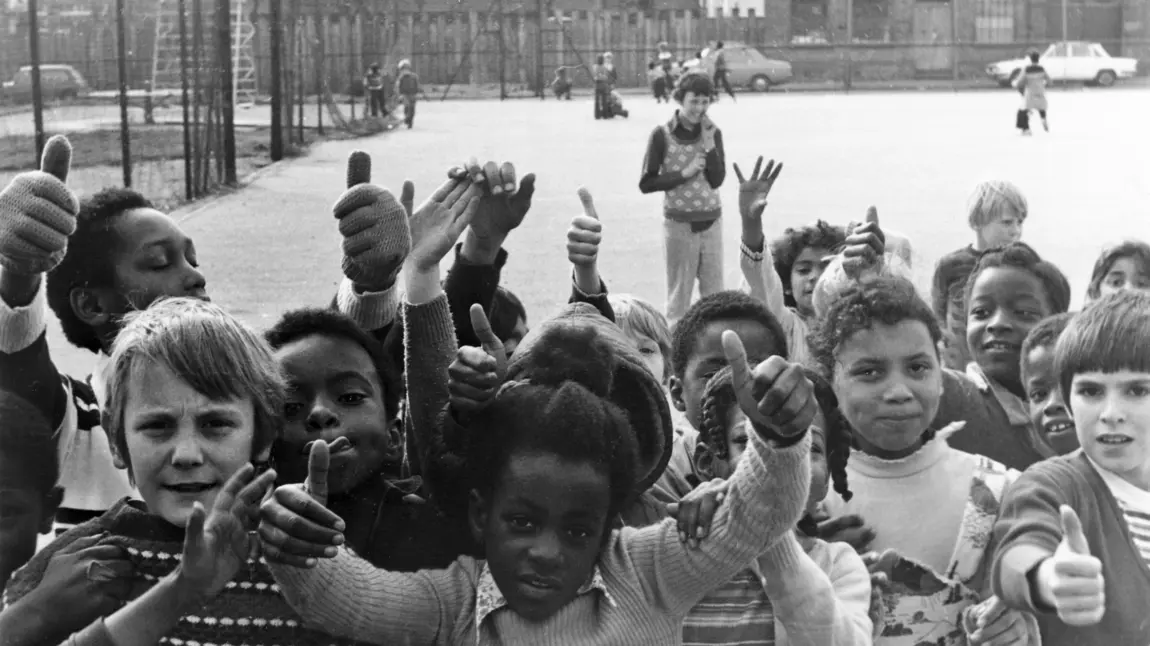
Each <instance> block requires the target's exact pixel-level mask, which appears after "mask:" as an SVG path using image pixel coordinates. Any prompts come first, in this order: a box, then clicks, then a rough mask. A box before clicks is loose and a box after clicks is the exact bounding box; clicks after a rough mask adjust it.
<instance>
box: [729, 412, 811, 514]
mask: <svg viewBox="0 0 1150 646" xmlns="http://www.w3.org/2000/svg"><path fill="white" fill-rule="evenodd" d="M825 429H826V418H825V417H823V413H822V411H819V412H818V413H817V414H816V415H815V421H814V422H812V423H811V427H810V433H811V493H810V496H809V497H808V498H807V510H808V511H811V510H813V509H814V508H816V507H818V505H819V503H820V502H822V501H823V498H826V497H827V483H828V482H830V470H829V467H828V466H827V438H826V430H825ZM750 430H751V429H750V428H749V426H748V424H747V416H746V415H744V414H743V411H742V410H740V409H739V407H738V406H735V407H734V408H733V409H732V411H731V417H730V419H729V420H728V424H727V462H728V465H729V466H728V467H727V468H726V469H725V470H723V473H725V474H726V475H719V474H718V473H716V477H730V474H732V473H734V472H735V469H736V468H737V467H738V466H739V460H740V459H741V458H742V457H743V453H745V452H746V450H747V442H748V441H749V437H748V435H747V433H749V432H750Z"/></svg>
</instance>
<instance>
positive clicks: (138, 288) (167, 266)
mask: <svg viewBox="0 0 1150 646" xmlns="http://www.w3.org/2000/svg"><path fill="white" fill-rule="evenodd" d="M113 221H114V222H115V224H114V225H113V226H114V227H115V231H116V235H117V238H118V240H119V244H118V245H117V249H116V250H115V256H114V258H115V259H114V275H115V277H116V285H115V287H116V291H117V292H118V293H119V294H120V295H121V297H122V298H124V299H126V300H127V303H126V304H125V305H126V306H127V307H125V308H124V309H121V310H119V311H117V312H116V313H117V314H122V313H123V312H125V311H128V308H130V309H140V310H142V309H146V308H147V307H148V306H149V305H151V304H152V302H153V301H155V300H156V299H158V298H161V297H164V296H188V297H192V298H202V299H206V298H207V296H208V293H207V290H206V284H207V281H205V280H204V275H203V274H201V273H200V271H199V269H197V267H198V266H199V262H198V261H197V260H196V247H195V244H194V243H193V242H192V239H191V238H189V237H188V236H186V235H184V232H183V231H181V230H180V227H179V226H177V225H176V223H175V221H174V220H172V218H170V217H168V216H167V215H164V214H163V213H160V212H159V211H157V210H155V209H132V210H129V211H126V212H124V213H123V214H121V215H120V216H118V217H117V218H115V219H114V220H113Z"/></svg>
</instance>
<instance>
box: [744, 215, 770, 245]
mask: <svg viewBox="0 0 1150 646" xmlns="http://www.w3.org/2000/svg"><path fill="white" fill-rule="evenodd" d="M751 220H754V218H750V217H748V216H747V215H744V216H743V236H742V242H743V245H745V246H746V247H747V249H750V250H751V251H754V252H755V253H760V252H762V250H763V244H764V243H765V242H766V236H765V235H764V234H763V223H762V222H752V221H751Z"/></svg>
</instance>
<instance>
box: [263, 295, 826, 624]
mask: <svg viewBox="0 0 1150 646" xmlns="http://www.w3.org/2000/svg"><path fill="white" fill-rule="evenodd" d="M595 316H598V314H595ZM561 338H562V337H561V336H556V335H555V334H547V333H544V334H543V336H542V337H541V340H542V341H549V340H560V339H561ZM569 340H571V339H569ZM590 341H591V343H590V345H587V346H584V347H585V352H586V353H588V354H589V355H601V354H603V353H608V354H609V353H610V352H611V350H610V349H609V348H607V347H605V346H604V345H603V344H602V342H600V341H597V340H595V339H590ZM562 342H563V341H561V343H562ZM725 343H726V345H727V348H728V353H729V354H730V355H731V357H730V359H731V361H732V362H733V363H735V364H736V372H737V374H739V375H744V378H743V379H744V380H743V381H740V382H739V384H738V385H737V386H736V388H737V389H738V390H740V391H741V390H743V389H749V388H752V387H753V388H755V389H757V390H758V391H760V392H764V393H770V395H767V394H764V397H768V396H769V397H771V398H772V399H771V401H772V402H773V401H774V399H773V398H774V397H778V396H779V395H780V394H782V392H793V393H794V395H797V397H798V398H799V400H800V401H799V402H796V403H797V404H798V403H800V402H803V401H805V402H806V403H803V404H801V405H800V406H799V407H798V408H797V415H794V416H792V413H790V412H783V411H778V410H776V409H775V407H774V406H773V405H771V404H769V403H768V401H767V400H766V399H762V400H760V401H759V402H757V403H749V404H748V403H747V402H746V401H744V402H743V404H742V406H743V407H745V408H746V409H748V410H747V411H746V412H747V414H748V416H749V417H750V419H751V420H752V422H753V423H754V432H753V433H751V437H750V442H749V446H748V449H747V451H746V453H745V454H744V455H743V458H742V460H741V463H740V465H739V467H738V468H737V469H736V471H735V473H734V475H733V476H732V477H731V482H730V488H729V490H728V493H727V498H726V504H724V505H723V506H722V507H721V508H720V509H719V510H718V511H717V513H716V517H715V521H714V523H713V530H712V533H711V535H710V536H709V538H708V540H707V541H706V542H705V543H704V544H703V545H702V546H700V547H699V548H698V549H688V547H687V546H686V545H684V544H683V543H681V542H680V541H679V537H678V533H677V530H676V526H675V524H674V522H673V521H669V520H668V521H666V522H664V523H662V524H659V525H656V526H652V527H646V528H643V529H641V530H634V529H630V528H624V529H622V530H611V529H610V526H611V524H612V523H611V519H612V518H614V517H615V516H616V514H618V513H619V512H620V511H621V510H622V509H623V508H624V507H625V506H626V505H627V504H628V503H629V501H630V500H631V498H632V496H633V495H634V493H635V490H636V483H637V475H638V474H637V472H636V471H635V469H634V464H635V458H636V456H637V454H638V451H639V447H638V444H637V442H636V439H635V435H634V431H633V430H632V428H631V425H630V423H629V421H628V419H627V416H626V415H625V414H624V413H623V412H622V410H621V409H619V408H618V407H616V406H615V405H614V404H612V403H610V402H609V401H608V400H607V399H606V397H605V396H606V388H605V386H606V384H604V383H603V382H602V381H601V380H600V379H599V378H598V376H597V375H596V374H594V373H582V375H581V377H580V379H579V380H578V381H566V380H565V381H562V382H558V383H556V382H553V381H550V380H548V379H536V378H532V379H531V380H529V381H527V382H518V381H514V380H513V381H510V382H508V383H507V384H506V385H505V386H503V388H502V389H501V390H500V391H499V394H498V395H497V396H496V397H495V399H494V401H492V402H491V403H490V404H489V405H488V406H487V407H486V408H484V409H483V410H482V411H480V412H478V413H477V414H476V415H474V416H473V417H472V419H471V423H470V425H469V427H468V429H467V433H468V436H469V437H468V440H467V441H468V445H469V449H468V463H469V466H468V473H469V474H470V477H471V482H472V485H473V490H472V493H471V502H470V519H471V523H470V524H471V531H472V533H473V535H474V536H475V538H476V539H477V540H480V541H481V542H482V543H483V545H484V548H485V555H486V559H485V560H475V559H471V558H468V557H461V558H460V559H459V560H457V561H456V562H455V563H454V564H453V565H452V566H451V567H450V568H448V569H446V570H437V571H425V572H420V573H418V574H415V575H411V574H399V573H393V572H387V571H384V570H378V569H375V568H372V567H371V566H370V565H369V564H367V563H366V562H364V561H362V560H359V559H357V558H356V557H355V556H354V555H353V554H351V553H350V552H348V551H347V550H339V552H338V554H337V556H336V557H335V558H334V559H322V560H321V561H320V562H319V563H318V567H315V568H312V569H303V568H292V567H284V566H276V565H273V566H272V567H273V570H274V571H275V572H276V576H277V581H278V582H279V584H280V585H281V586H283V589H284V591H285V593H286V594H287V596H288V598H290V599H292V602H293V603H294V604H296V606H298V607H299V608H300V609H301V610H302V612H303V613H304V616H305V617H306V618H307V621H308V622H309V623H311V624H313V625H320V626H324V627H326V628H327V629H330V630H335V631H337V632H338V633H340V634H343V635H348V636H355V638H358V639H366V640H368V641H371V642H373V643H391V642H393V641H399V642H405V643H406V642H411V643H437V644H448V643H451V644H456V643H471V642H478V643H493V644H499V643H534V644H558V643H563V644H620V643H627V644H636V645H641V644H650V645H655V644H659V645H661V644H667V643H676V642H678V641H679V639H680V638H681V630H682V628H681V625H682V621H683V617H684V616H685V615H686V613H687V612H688V611H689V610H690V608H691V607H692V606H693V605H694V604H695V603H696V602H697V601H698V599H699V598H700V597H701V596H702V594H703V591H705V590H708V589H711V588H713V587H715V586H716V585H718V584H719V583H722V582H723V581H726V580H728V579H729V578H730V577H731V576H732V575H733V574H734V572H735V571H736V570H737V569H738V568H739V564H740V563H747V562H749V561H750V560H751V559H752V558H754V557H755V556H757V555H758V554H761V553H763V552H765V551H766V550H767V548H769V547H771V546H773V545H774V544H775V543H776V542H777V541H778V539H779V538H780V537H781V536H782V535H783V534H784V533H785V532H787V531H788V530H789V528H790V527H791V526H793V523H794V522H796V521H797V519H798V517H799V516H800V515H801V510H802V507H803V506H804V503H805V500H806V496H807V490H808V488H809V479H810V472H809V463H808V459H807V452H808V450H809V448H808V447H809V439H808V438H807V437H806V427H807V426H808V425H809V423H810V420H811V419H812V417H813V409H814V404H813V402H811V401H809V399H807V398H809V397H810V393H809V391H807V390H806V388H809V384H808V385H804V383H803V382H804V380H802V378H801V372H800V371H799V368H798V367H797V366H790V365H788V364H786V362H785V361H781V360H777V359H774V360H772V361H769V362H767V363H765V364H761V365H760V366H758V367H756V368H755V376H754V377H753V378H754V380H755V383H754V385H752V384H751V383H749V382H748V381H746V377H745V376H746V375H750V374H751V368H750V367H749V365H748V364H747V363H746V360H745V359H742V357H744V356H745V354H744V353H743V351H742V350H741V348H740V347H739V344H738V338H737V336H735V335H734V334H733V333H731V334H729V335H728V338H727V339H726V340H725ZM544 351H546V350H544ZM774 377H777V378H774ZM776 388H777V389H778V390H776ZM751 402H754V400H753V399H752V400H751ZM760 409H762V410H764V411H768V413H769V414H770V416H768V415H764V414H763V413H761V412H760ZM764 423H770V424H772V425H774V428H777V429H778V430H777V431H774V430H768V428H767V427H766V426H765V425H764ZM768 434H770V435H768ZM768 438H770V439H768ZM313 455H318V456H319V457H320V458H322V448H321V447H319V446H318V445H317V449H316V453H314V454H313ZM322 464H323V463H322V460H317V461H316V466H315V467H314V468H313V470H312V473H313V475H314V477H313V481H322V479H323V469H322ZM281 489H282V488H281ZM290 489H291V490H292V491H293V492H298V491H300V490H301V488H300V487H299V486H291V487H290ZM279 495H280V494H278V493H277V496H275V497H273V498H272V500H271V502H270V504H271V505H273V506H275V507H276V513H275V514H268V515H267V516H266V517H268V518H272V517H280V518H282V517H284V515H287V516H291V518H285V520H284V521H283V522H277V523H276V527H277V528H278V529H279V530H281V531H289V532H290V531H292V528H293V526H295V527H298V524H299V521H300V517H299V516H298V515H295V514H293V513H291V512H290V511H289V510H288V508H287V507H286V506H283V505H280V504H278V502H277V499H278V497H279ZM322 498H323V496H322V491H315V492H314V496H313V500H315V501H316V502H320V503H322ZM743 518H755V519H756V522H755V523H747V522H740V520H739V519H743ZM293 521H294V524H293ZM296 533H297V535H298V531H297V532H296ZM782 549H783V550H785V551H789V553H788V554H785V555H782V556H780V558H782V559H793V558H797V557H798V556H799V555H800V554H801V552H800V550H799V549H798V546H797V545H796V544H794V543H787V546H786V547H784V548H782ZM367 590H370V591H371V592H366V591H367Z"/></svg>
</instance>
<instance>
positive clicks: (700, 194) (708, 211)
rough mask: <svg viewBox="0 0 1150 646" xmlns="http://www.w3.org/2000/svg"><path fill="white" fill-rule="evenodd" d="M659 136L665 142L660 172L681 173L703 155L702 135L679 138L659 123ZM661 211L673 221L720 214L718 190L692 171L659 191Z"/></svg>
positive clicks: (686, 220)
mask: <svg viewBox="0 0 1150 646" xmlns="http://www.w3.org/2000/svg"><path fill="white" fill-rule="evenodd" d="M663 136H664V137H665V139H666V141H667V152H666V153H665V154H664V156H663V172H664V173H670V172H682V171H683V170H684V169H686V168H687V167H688V166H690V165H691V161H692V160H694V159H695V158H696V157H699V156H702V155H704V154H705V152H704V150H703V138H702V137H699V139H698V140H696V141H680V140H678V139H676V138H675V135H674V133H673V132H671V129H670V128H668V127H667V126H663ZM663 214H664V215H666V216H667V218H669V219H671V220H674V221H676V222H706V221H708V220H715V219H717V218H718V217H719V216H720V215H722V202H721V201H720V200H719V191H718V190H717V189H713V188H711V185H710V184H708V183H707V178H706V176H705V175H704V174H703V173H702V172H699V173H696V174H695V176H694V177H692V178H691V179H689V180H687V182H686V183H685V184H680V185H679V186H676V187H675V188H673V189H671V190H669V191H667V192H666V193H664V194H663Z"/></svg>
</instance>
